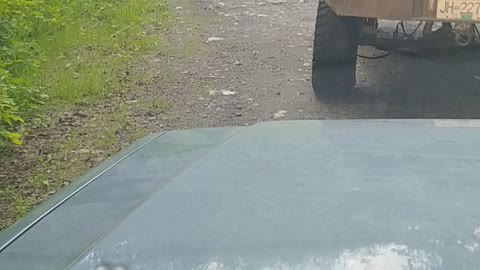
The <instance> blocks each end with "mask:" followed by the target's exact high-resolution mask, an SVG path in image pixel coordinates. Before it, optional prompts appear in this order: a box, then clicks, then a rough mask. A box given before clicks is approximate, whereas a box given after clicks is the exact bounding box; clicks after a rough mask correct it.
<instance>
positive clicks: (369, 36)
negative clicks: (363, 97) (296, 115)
mask: <svg viewBox="0 0 480 270" xmlns="http://www.w3.org/2000/svg"><path fill="white" fill-rule="evenodd" d="M384 20H391V21H396V27H395V28H394V29H393V30H392V31H389V32H386V31H381V30H379V29H381V28H379V24H381V23H383V22H384ZM406 22H408V24H409V25H412V23H415V24H414V27H413V29H408V30H407V29H406V28H407V27H406V26H405V25H406ZM479 22H480V0H320V3H319V5H318V11H317V18H316V25H315V40H314V48H313V61H312V86H313V90H314V91H315V93H316V94H317V95H318V96H324V95H330V96H332V95H333V96H342V95H345V94H348V93H349V92H350V91H351V90H352V89H353V88H354V87H355V83H356V77H355V67H356V61H357V48H358V46H374V47H376V48H379V49H381V50H385V51H397V52H405V51H408V52H418V51H424V50H443V49H452V48H462V47H463V48H473V47H475V46H476V45H477V43H476V38H477V37H478V36H479V32H478V29H477V27H476V25H475V23H479Z"/></svg>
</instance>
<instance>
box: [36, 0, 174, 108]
mask: <svg viewBox="0 0 480 270" xmlns="http://www.w3.org/2000/svg"><path fill="white" fill-rule="evenodd" d="M170 17H171V15H170V12H169V10H168V8H167V6H166V3H165V2H158V1H151V0H127V1H126V2H124V3H122V2H120V4H119V5H118V6H117V7H113V8H111V9H109V11H107V12H104V13H103V14H102V17H101V19H95V20H91V19H90V18H88V19H83V20H82V19H79V20H78V21H76V22H74V23H71V24H69V25H67V26H66V27H65V28H64V29H63V30H62V31H60V32H57V33H55V34H53V35H51V36H48V37H45V38H41V39H39V41H38V44H39V47H40V48H41V50H42V51H44V52H45V58H46V61H45V62H44V64H43V67H44V68H43V70H44V72H43V74H42V76H41V82H42V83H41V84H42V85H43V86H44V87H45V91H46V94H47V95H48V96H49V97H50V102H51V103H54V104H55V103H59V102H60V103H73V102H78V101H85V100H87V101H88V100H96V99H98V98H103V97H107V96H108V95H109V94H110V93H111V92H113V91H115V90H117V89H119V88H124V86H125V84H127V83H128V81H127V80H125V79H124V78H122V72H123V70H124V69H125V68H126V67H127V66H128V64H129V62H131V61H132V58H133V57H134V56H136V55H138V54H139V53H142V52H144V51H145V50H149V49H152V48H155V47H158V46H161V44H159V39H158V36H155V35H152V34H149V31H150V30H149V28H152V27H153V28H161V27H164V26H165V25H166V24H168V23H169V21H170Z"/></svg>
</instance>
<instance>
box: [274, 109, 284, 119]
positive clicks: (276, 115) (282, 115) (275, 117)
mask: <svg viewBox="0 0 480 270" xmlns="http://www.w3.org/2000/svg"><path fill="white" fill-rule="evenodd" d="M286 113H287V111H285V110H279V111H278V112H276V113H274V114H273V119H277V118H281V117H285V114H286Z"/></svg>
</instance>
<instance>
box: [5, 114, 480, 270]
mask: <svg viewBox="0 0 480 270" xmlns="http://www.w3.org/2000/svg"><path fill="white" fill-rule="evenodd" d="M478 126H480V124H479V123H478V122H476V121H448V120H437V121H433V120H424V121H423V120H422V121H403V120H398V121H380V120H378V121H292V122H271V123H261V124H257V125H255V126H251V127H241V128H220V129H198V130H185V131H174V132H167V133H165V134H160V135H159V136H157V137H155V138H153V139H152V140H151V141H149V142H148V143H143V144H141V145H140V147H139V145H138V144H137V145H136V146H134V147H132V148H131V149H129V150H127V152H123V153H122V154H120V156H118V157H117V158H116V161H115V162H112V161H110V163H107V164H105V165H103V166H100V167H99V168H97V169H96V171H94V172H92V173H90V174H89V175H87V176H86V177H85V178H83V179H80V180H79V181H78V183H77V184H75V185H74V186H73V187H71V188H70V190H67V191H65V192H63V193H62V194H60V195H58V196H57V197H56V198H53V199H52V200H50V201H49V202H47V203H45V204H44V205H42V206H40V207H39V208H37V209H36V210H35V211H33V212H32V213H31V214H30V215H29V216H27V217H26V218H24V219H23V220H21V221H20V222H18V223H17V224H16V225H14V226H13V227H12V228H10V230H8V231H6V232H4V233H3V234H2V235H1V237H2V238H0V240H1V241H3V242H0V244H3V243H5V242H6V241H8V239H9V238H10V239H11V237H12V236H14V235H16V234H18V232H20V231H21V230H22V228H25V226H27V225H28V224H29V223H31V222H32V221H33V220H35V219H36V218H37V219H38V217H39V216H40V215H41V213H45V211H46V210H48V209H49V208H51V207H52V205H54V203H55V202H59V201H61V199H62V198H65V196H67V195H68V194H71V193H72V192H73V191H72V190H73V189H75V188H77V189H78V187H79V186H81V183H87V182H88V181H89V180H92V179H94V181H90V182H89V184H88V185H85V187H84V188H83V189H82V190H81V191H80V192H78V193H76V194H75V195H74V196H72V197H71V198H69V199H68V200H66V201H65V202H63V203H61V204H59V205H57V206H58V208H56V209H55V210H54V211H52V212H51V213H49V214H48V215H47V216H46V217H44V218H43V219H41V220H39V222H38V223H37V224H36V225H34V226H33V227H32V228H30V229H29V230H27V231H26V232H25V233H24V234H23V235H21V236H20V237H18V238H17V239H16V240H15V241H13V242H12V243H11V244H9V245H8V246H7V247H6V248H4V250H3V251H2V252H1V253H0V269H29V270H30V269H48V270H52V269H65V268H69V269H95V268H97V267H98V266H99V265H105V264H106V265H109V266H110V268H108V267H107V268H103V269H171V270H174V269H206V270H217V269H282V270H284V269H335V270H337V269H348V270H350V269H480V248H479V244H480V128H478ZM135 148H136V149H135ZM134 149H135V150H134ZM114 267H120V268H114ZM122 267H123V268H122Z"/></svg>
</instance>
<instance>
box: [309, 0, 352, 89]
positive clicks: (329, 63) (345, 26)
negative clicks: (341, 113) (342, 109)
mask: <svg viewBox="0 0 480 270" xmlns="http://www.w3.org/2000/svg"><path fill="white" fill-rule="evenodd" d="M360 24H361V19H360V18H354V17H342V16H337V15H336V14H335V12H334V11H333V10H332V9H331V8H330V7H329V6H328V4H327V3H326V2H325V1H324V0H320V3H319V5H318V11H317V22H316V25H315V39H314V45H313V60H312V86H313V91H314V92H315V94H316V95H317V96H345V95H347V94H349V93H350V92H351V91H352V90H353V88H354V87H355V82H356V77H355V67H356V62H357V48H358V42H359V36H360Z"/></svg>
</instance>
